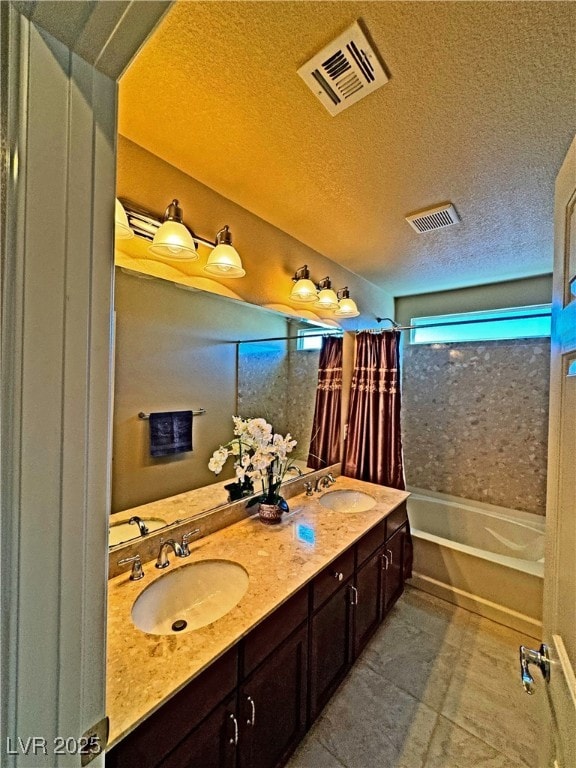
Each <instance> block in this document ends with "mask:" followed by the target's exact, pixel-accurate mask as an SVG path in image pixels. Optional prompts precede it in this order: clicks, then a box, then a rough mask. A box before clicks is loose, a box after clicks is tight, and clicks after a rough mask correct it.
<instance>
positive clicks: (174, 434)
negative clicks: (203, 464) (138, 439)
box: [150, 411, 192, 456]
mask: <svg viewBox="0 0 576 768" xmlns="http://www.w3.org/2000/svg"><path fill="white" fill-rule="evenodd" d="M191 450H192V411H167V412H166V413H151V414H150V455H151V456H171V455H172V454H174V453H185V452H186V451H191Z"/></svg>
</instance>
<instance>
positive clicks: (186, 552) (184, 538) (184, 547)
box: [176, 528, 200, 557]
mask: <svg viewBox="0 0 576 768" xmlns="http://www.w3.org/2000/svg"><path fill="white" fill-rule="evenodd" d="M197 533H200V528H194V530H193V531H189V532H188V533H185V534H184V536H182V554H181V555H178V553H177V552H176V554H177V555H178V557H188V555H189V554H190V547H189V546H188V542H189V541H190V539H191V538H192V536H196V534H197Z"/></svg>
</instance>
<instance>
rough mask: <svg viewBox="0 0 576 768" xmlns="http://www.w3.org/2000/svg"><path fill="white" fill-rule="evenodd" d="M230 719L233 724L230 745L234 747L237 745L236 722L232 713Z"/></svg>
mask: <svg viewBox="0 0 576 768" xmlns="http://www.w3.org/2000/svg"><path fill="white" fill-rule="evenodd" d="M230 719H231V720H232V722H233V723H234V736H233V737H232V738H231V739H230V744H232V745H233V746H235V747H236V746H237V745H238V720H236V718H235V717H234V715H233V714H232V713H230Z"/></svg>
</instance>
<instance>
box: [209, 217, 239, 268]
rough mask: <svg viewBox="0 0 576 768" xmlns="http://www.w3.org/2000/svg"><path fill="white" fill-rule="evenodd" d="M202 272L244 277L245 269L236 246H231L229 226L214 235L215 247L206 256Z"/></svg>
mask: <svg viewBox="0 0 576 768" xmlns="http://www.w3.org/2000/svg"><path fill="white" fill-rule="evenodd" d="M204 272H208V274H210V275H219V276H220V277H244V275H245V274H246V271H245V270H244V268H243V267H242V260H241V259H240V255H239V253H238V251H237V250H236V248H234V247H233V246H232V233H231V232H230V227H229V226H228V224H226V226H225V227H222V229H221V230H220V231H219V232H218V233H217V235H216V247H215V248H214V250H213V251H212V252H211V253H210V256H208V261H207V262H206V266H205V267H204Z"/></svg>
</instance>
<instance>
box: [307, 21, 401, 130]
mask: <svg viewBox="0 0 576 768" xmlns="http://www.w3.org/2000/svg"><path fill="white" fill-rule="evenodd" d="M298 74H299V75H300V77H301V78H302V79H303V80H304V82H305V83H306V85H307V86H308V88H310V90H311V91H312V92H313V93H314V94H315V95H316V96H317V97H318V98H319V99H320V101H321V102H322V104H324V106H325V107H326V109H327V110H328V112H330V114H331V115H337V114H338V113H339V112H342V111H343V110H344V109H347V108H348V107H350V106H352V104H355V103H356V102H357V101H360V99H363V98H364V96H368V94H369V93H372V91H375V90H376V88H380V86H381V85H384V83H387V82H388V75H387V74H386V72H385V71H384V68H383V67H382V65H381V64H380V62H379V61H378V57H377V55H376V52H375V51H374V50H373V49H372V48H371V47H370V43H369V42H368V40H367V39H366V35H365V34H364V32H362V30H361V28H360V26H359V24H358V22H357V21H355V22H354V23H353V24H352V26H350V27H348V29H347V30H346V31H345V32H343V33H342V34H341V35H340V36H339V37H337V38H336V39H335V40H333V41H332V42H331V43H329V44H328V45H327V46H326V47H325V48H322V50H321V51H320V53H317V54H316V56H313V57H312V58H311V59H310V61H308V62H306V64H304V66H302V67H300V69H299V70H298Z"/></svg>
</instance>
